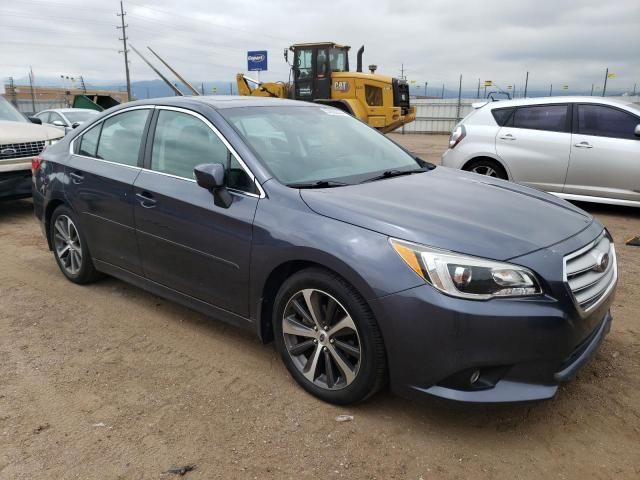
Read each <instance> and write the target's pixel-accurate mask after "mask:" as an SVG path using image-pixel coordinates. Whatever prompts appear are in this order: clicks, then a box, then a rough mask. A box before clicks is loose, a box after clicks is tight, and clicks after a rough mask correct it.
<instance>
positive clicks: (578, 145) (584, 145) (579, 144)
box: [574, 142, 593, 148]
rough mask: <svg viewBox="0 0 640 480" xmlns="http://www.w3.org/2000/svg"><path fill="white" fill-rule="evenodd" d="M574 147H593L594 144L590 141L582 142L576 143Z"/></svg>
mask: <svg viewBox="0 0 640 480" xmlns="http://www.w3.org/2000/svg"><path fill="white" fill-rule="evenodd" d="M574 147H576V148H593V145H591V144H590V143H589V142H580V143H576V144H575V145H574Z"/></svg>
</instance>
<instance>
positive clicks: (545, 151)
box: [496, 104, 571, 192]
mask: <svg viewBox="0 0 640 480" xmlns="http://www.w3.org/2000/svg"><path fill="white" fill-rule="evenodd" d="M568 112H569V105H567V104H548V105H527V106H522V107H517V108H516V109H515V111H514V112H513V114H512V116H511V117H510V119H509V120H508V122H507V123H506V124H505V125H504V126H503V127H501V128H500V130H499V131H498V134H497V135H496V152H497V154H498V156H499V157H500V158H501V159H502V160H503V161H504V163H505V164H506V165H507V168H508V170H509V173H510V177H511V180H513V181H515V182H518V183H522V184H525V185H529V186H531V187H535V188H538V189H541V190H545V191H548V192H562V187H563V186H564V181H565V178H566V176H567V166H568V164H569V154H570V151H571V133H570V132H571V130H570V115H569V113H568Z"/></svg>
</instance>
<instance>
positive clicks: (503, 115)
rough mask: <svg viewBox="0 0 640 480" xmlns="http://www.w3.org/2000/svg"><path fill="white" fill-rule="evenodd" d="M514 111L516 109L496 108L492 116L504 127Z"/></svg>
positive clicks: (492, 111)
mask: <svg viewBox="0 0 640 480" xmlns="http://www.w3.org/2000/svg"><path fill="white" fill-rule="evenodd" d="M514 110H515V108H494V109H493V110H491V115H493V118H494V119H495V121H496V123H497V124H498V125H500V126H501V127H504V126H505V125H506V124H507V122H508V121H509V119H510V118H511V114H512V113H513V111H514Z"/></svg>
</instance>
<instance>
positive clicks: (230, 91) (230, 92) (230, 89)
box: [229, 82, 233, 95]
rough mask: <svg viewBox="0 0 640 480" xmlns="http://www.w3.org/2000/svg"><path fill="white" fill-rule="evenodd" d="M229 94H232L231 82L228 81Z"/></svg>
mask: <svg viewBox="0 0 640 480" xmlns="http://www.w3.org/2000/svg"><path fill="white" fill-rule="evenodd" d="M229 95H233V82H229Z"/></svg>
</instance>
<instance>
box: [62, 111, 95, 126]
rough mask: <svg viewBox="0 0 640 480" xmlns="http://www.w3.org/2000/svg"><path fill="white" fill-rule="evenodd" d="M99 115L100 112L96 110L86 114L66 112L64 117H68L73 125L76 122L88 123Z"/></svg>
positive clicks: (85, 112)
mask: <svg viewBox="0 0 640 480" xmlns="http://www.w3.org/2000/svg"><path fill="white" fill-rule="evenodd" d="M97 114H98V112H96V111H95V110H86V111H84V112H64V116H65V117H67V120H69V123H71V124H73V123H76V122H88V121H89V120H91V119H92V118H94V117H95V116H96V115H97Z"/></svg>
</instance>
